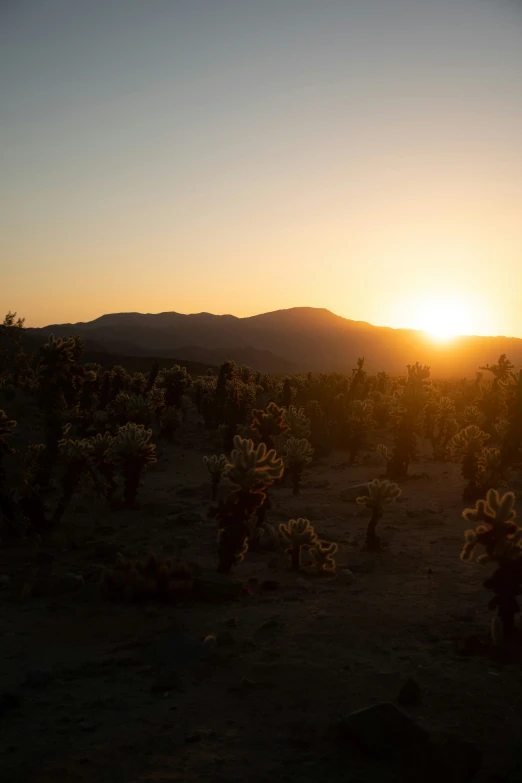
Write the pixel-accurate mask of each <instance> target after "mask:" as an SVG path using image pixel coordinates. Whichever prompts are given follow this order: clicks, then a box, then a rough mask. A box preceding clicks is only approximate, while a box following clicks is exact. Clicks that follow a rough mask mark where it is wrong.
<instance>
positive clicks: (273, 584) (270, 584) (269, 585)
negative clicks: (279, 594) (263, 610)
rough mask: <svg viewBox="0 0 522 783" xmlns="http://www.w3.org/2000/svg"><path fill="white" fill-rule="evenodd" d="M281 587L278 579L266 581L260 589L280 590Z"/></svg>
mask: <svg viewBox="0 0 522 783" xmlns="http://www.w3.org/2000/svg"><path fill="white" fill-rule="evenodd" d="M279 587H280V583H279V582H278V581H277V580H276V579H265V581H264V582H261V584H260V586H259V589H260V590H278V589H279Z"/></svg>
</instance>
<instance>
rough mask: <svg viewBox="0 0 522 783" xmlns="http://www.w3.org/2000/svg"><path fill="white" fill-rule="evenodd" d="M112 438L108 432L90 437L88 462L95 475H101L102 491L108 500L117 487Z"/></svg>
mask: <svg viewBox="0 0 522 783" xmlns="http://www.w3.org/2000/svg"><path fill="white" fill-rule="evenodd" d="M113 441H114V438H113V436H112V435H111V434H110V433H109V432H104V433H100V432H99V433H97V434H96V435H95V436H93V437H92V438H90V441H89V443H90V462H91V467H92V469H93V471H94V475H95V477H97V476H98V475H99V476H101V479H102V482H103V493H104V495H105V497H106V498H107V500H108V501H109V502H110V501H111V500H112V498H113V496H114V493H115V492H116V489H117V486H118V485H117V484H116V480H115V474H116V463H115V460H114V452H113V449H112V444H113Z"/></svg>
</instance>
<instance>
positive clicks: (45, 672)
mask: <svg viewBox="0 0 522 783" xmlns="http://www.w3.org/2000/svg"><path fill="white" fill-rule="evenodd" d="M52 679H53V672H52V671H51V669H31V670H30V671H29V672H27V677H26V678H25V684H26V685H28V686H29V687H30V688H40V687H42V686H44V685H47V684H48V683H50V682H51V680H52Z"/></svg>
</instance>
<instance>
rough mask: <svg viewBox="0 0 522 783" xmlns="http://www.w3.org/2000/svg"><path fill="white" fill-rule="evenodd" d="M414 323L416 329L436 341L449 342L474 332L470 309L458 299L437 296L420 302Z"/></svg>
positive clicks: (464, 302) (463, 301)
mask: <svg viewBox="0 0 522 783" xmlns="http://www.w3.org/2000/svg"><path fill="white" fill-rule="evenodd" d="M415 321H416V328H417V329H421V330H422V331H424V332H427V333H428V334H429V335H430V336H431V337H433V338H434V339H436V340H450V339H451V338H453V337H456V336H457V335H461V334H473V331H474V329H473V321H474V319H473V313H472V309H471V308H470V306H469V304H468V303H467V302H466V301H465V300H464V299H459V298H458V297H445V296H437V297H433V298H430V299H426V300H424V301H422V302H421V303H420V304H419V306H418V312H417V317H416V319H415Z"/></svg>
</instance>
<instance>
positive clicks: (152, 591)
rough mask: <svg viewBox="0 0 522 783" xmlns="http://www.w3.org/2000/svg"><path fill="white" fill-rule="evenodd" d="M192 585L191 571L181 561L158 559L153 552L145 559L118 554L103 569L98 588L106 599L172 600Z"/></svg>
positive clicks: (170, 601) (187, 590)
mask: <svg viewBox="0 0 522 783" xmlns="http://www.w3.org/2000/svg"><path fill="white" fill-rule="evenodd" d="M193 584H194V579H193V574H192V570H191V568H190V566H188V565H187V564H186V563H184V562H182V561H180V562H175V561H173V560H171V559H170V558H169V559H166V560H160V559H158V558H157V557H156V556H155V555H149V557H148V558H147V560H145V561H139V560H137V561H132V560H127V559H126V558H124V557H121V556H120V557H119V558H118V560H117V561H116V564H115V566H114V567H113V568H111V569H110V570H107V571H106V572H105V574H104V576H103V582H102V591H103V593H104V595H105V596H106V597H107V598H114V599H122V600H124V601H131V602H137V601H142V600H155V601H160V602H164V603H173V602H174V601H175V600H176V599H178V598H181V597H182V596H184V595H187V594H188V593H190V592H191V590H192V588H193Z"/></svg>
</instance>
